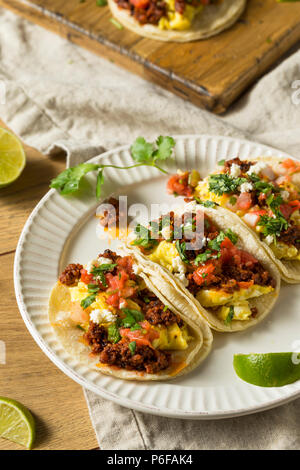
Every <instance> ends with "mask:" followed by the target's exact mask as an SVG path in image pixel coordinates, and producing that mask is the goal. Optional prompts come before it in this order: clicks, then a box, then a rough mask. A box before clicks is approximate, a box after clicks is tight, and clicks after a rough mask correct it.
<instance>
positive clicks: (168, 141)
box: [153, 135, 175, 160]
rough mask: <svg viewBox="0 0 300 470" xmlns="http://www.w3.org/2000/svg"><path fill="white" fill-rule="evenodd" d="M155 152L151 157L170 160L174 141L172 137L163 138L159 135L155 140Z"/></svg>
mask: <svg viewBox="0 0 300 470" xmlns="http://www.w3.org/2000/svg"><path fill="white" fill-rule="evenodd" d="M156 145H157V147H158V148H157V150H155V151H154V153H153V156H154V158H155V159H158V160H167V159H168V158H170V156H171V155H172V152H173V148H174V146H175V140H174V139H173V137H168V136H166V137H163V136H162V135H160V136H159V137H158V139H157V140H156Z"/></svg>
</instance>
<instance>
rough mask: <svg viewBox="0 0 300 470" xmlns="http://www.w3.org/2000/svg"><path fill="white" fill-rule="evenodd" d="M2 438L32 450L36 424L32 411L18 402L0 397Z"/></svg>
mask: <svg viewBox="0 0 300 470" xmlns="http://www.w3.org/2000/svg"><path fill="white" fill-rule="evenodd" d="M0 436H1V437H4V438H5V439H9V440H10V441H13V442H16V443H17V444H21V445H22V446H25V447H27V449H31V447H32V444H33V441H34V437H35V422H34V419H33V416H32V414H31V413H30V411H29V410H27V408H25V406H23V405H22V404H21V403H19V402H18V401H15V400H11V399H10V398H5V397H0Z"/></svg>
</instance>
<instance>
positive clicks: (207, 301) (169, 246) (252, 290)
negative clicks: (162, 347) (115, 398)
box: [148, 241, 300, 349]
mask: <svg viewBox="0 0 300 470" xmlns="http://www.w3.org/2000/svg"><path fill="white" fill-rule="evenodd" d="M148 258H149V259H151V261H153V262H155V263H158V264H160V265H162V266H164V267H165V268H167V269H168V270H169V271H170V272H172V273H173V272H174V270H175V268H174V267H175V266H176V263H174V261H176V259H177V258H178V252H177V249H176V246H175V244H174V243H170V242H167V241H162V242H160V243H159V245H158V246H157V247H156V248H155V249H154V250H153V252H152V253H151V255H149V256H148ZM299 259H300V258H299ZM175 271H176V270H175ZM273 290H274V289H273V287H271V286H259V285H256V284H254V285H253V286H251V287H249V288H248V289H240V290H238V291H234V292H233V293H232V294H230V293H228V292H225V291H223V290H220V289H199V292H198V293H197V295H196V298H197V300H198V301H199V302H200V304H201V305H202V306H203V307H217V306H221V305H222V306H224V307H222V308H221V309H219V312H218V316H220V317H221V318H223V317H225V319H226V317H227V315H228V313H229V306H230V305H232V306H233V307H234V316H233V320H247V319H249V318H250V316H251V315H252V313H251V310H250V307H249V304H248V302H247V300H246V299H251V298H253V297H259V296H261V295H264V294H268V293H269V292H271V291H273ZM226 313H227V315H225V314H226ZM170 349H172V348H171V347H170ZM176 349H178V348H176Z"/></svg>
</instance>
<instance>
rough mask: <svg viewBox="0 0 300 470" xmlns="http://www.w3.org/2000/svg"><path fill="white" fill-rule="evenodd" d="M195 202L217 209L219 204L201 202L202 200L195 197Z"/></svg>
mask: <svg viewBox="0 0 300 470" xmlns="http://www.w3.org/2000/svg"><path fill="white" fill-rule="evenodd" d="M194 199H195V201H196V202H197V203H198V204H201V205H202V206H204V207H216V206H218V205H219V204H217V203H216V202H213V201H209V200H207V201H201V199H199V198H197V197H194Z"/></svg>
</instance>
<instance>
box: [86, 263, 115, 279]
mask: <svg viewBox="0 0 300 470" xmlns="http://www.w3.org/2000/svg"><path fill="white" fill-rule="evenodd" d="M116 266H117V265H116V264H113V263H105V264H100V266H95V265H93V268H92V274H93V276H98V274H99V273H101V272H102V273H103V272H106V271H112V270H113V269H114V268H115V267H116Z"/></svg>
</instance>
